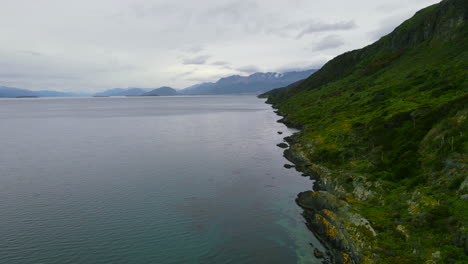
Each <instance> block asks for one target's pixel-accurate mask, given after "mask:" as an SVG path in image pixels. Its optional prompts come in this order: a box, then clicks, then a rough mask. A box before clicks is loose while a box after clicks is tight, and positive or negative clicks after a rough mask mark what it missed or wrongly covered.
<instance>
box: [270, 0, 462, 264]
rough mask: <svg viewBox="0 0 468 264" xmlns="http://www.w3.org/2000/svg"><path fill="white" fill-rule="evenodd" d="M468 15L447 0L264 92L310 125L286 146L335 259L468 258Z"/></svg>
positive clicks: (291, 117) (314, 222)
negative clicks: (310, 185)
mask: <svg viewBox="0 0 468 264" xmlns="http://www.w3.org/2000/svg"><path fill="white" fill-rule="evenodd" d="M467 13H468V1H465V0H445V1H442V2H441V3H439V4H437V5H434V6H430V7H428V8H426V9H423V10H421V11H419V12H418V13H417V14H416V15H415V16H414V17H413V18H411V19H409V20H408V21H406V22H404V23H403V24H402V25H401V26H399V27H398V28H397V29H395V31H394V32H392V33H391V34H389V35H387V36H385V37H383V38H382V39H380V40H379V41H377V42H376V43H374V44H372V45H369V46H367V47H365V48H363V49H361V50H355V51H351V52H348V53H345V54H343V55H340V56H338V57H336V58H335V59H333V60H331V61H330V62H328V63H327V64H326V65H325V66H324V67H323V68H322V69H321V70H319V71H318V72H316V73H314V74H313V75H312V76H311V77H309V78H308V79H306V80H304V81H301V82H298V83H295V84H292V85H290V86H288V87H286V88H282V89H276V90H273V91H271V92H269V93H267V94H265V95H264V96H266V97H268V102H269V103H272V104H273V105H274V107H275V108H278V109H279V113H280V114H282V115H283V116H284V117H285V118H284V119H283V122H285V123H286V124H288V125H290V126H295V127H300V128H301V129H302V130H301V132H300V133H298V134H296V135H294V136H293V137H291V138H288V141H289V142H290V143H291V148H290V149H288V150H287V151H286V152H285V155H286V157H287V158H288V159H290V160H291V161H293V162H295V163H296V164H297V168H298V169H299V170H300V171H303V172H304V173H305V174H307V175H309V176H311V177H313V178H315V179H318V182H317V184H316V186H315V192H312V191H310V192H305V193H302V194H300V195H299V196H298V199H297V202H298V204H299V205H300V206H302V207H303V208H304V216H305V217H306V219H307V222H308V223H309V226H310V227H311V229H312V230H313V231H314V232H316V233H317V234H318V235H319V236H320V237H321V238H322V240H323V241H324V242H325V243H326V244H328V245H329V246H330V253H331V254H332V255H333V256H334V259H335V262H336V263H466V262H468V257H467V254H468V234H467V232H466V226H467V224H468V220H467V219H468V217H467V212H468V179H467V175H468V155H467V152H468V136H467V135H468V131H467V130H468V129H467V128H468V125H467V124H468V120H467V117H468V106H467V104H468V83H467V78H466V77H467V69H468V52H467V47H468V41H467V40H468V34H467V33H468V29H467V23H466V19H467V16H468V15H467Z"/></svg>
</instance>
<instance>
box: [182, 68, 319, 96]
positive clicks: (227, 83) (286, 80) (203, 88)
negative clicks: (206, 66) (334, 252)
mask: <svg viewBox="0 0 468 264" xmlns="http://www.w3.org/2000/svg"><path fill="white" fill-rule="evenodd" d="M314 72H315V70H307V71H294V72H286V73H277V72H267V73H261V72H257V73H254V74H252V75H249V76H239V75H232V76H229V77H225V78H221V79H219V80H218V81H217V82H215V83H202V84H199V85H194V86H192V87H189V88H187V89H184V90H182V93H183V94H188V95H195V94H259V93H264V92H267V91H269V90H271V89H274V88H278V87H283V86H286V85H289V84H291V83H294V82H297V81H299V80H302V79H305V78H307V77H309V76H310V75H311V74H312V73H314Z"/></svg>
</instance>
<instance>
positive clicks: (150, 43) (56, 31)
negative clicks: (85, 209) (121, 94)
mask: <svg viewBox="0 0 468 264" xmlns="http://www.w3.org/2000/svg"><path fill="white" fill-rule="evenodd" d="M436 2H438V1H437V0H419V1H411V2H410V3H409V1H406V0H405V1H404V0H382V1H371V0H356V1H347V0H327V1H325V0H317V1H310V0H291V1H276V0H269V1H266V0H244V1H234V0H201V1H182V0H172V1H166V0H100V1H91V0H81V1H57V0H42V1H29V0H15V1H4V2H3V3H2V8H1V9H0V30H1V32H2V34H0V85H4V86H13V87H20V88H29V89H33V90H41V89H55V90H60V91H85V92H96V91H101V90H104V89H108V88H115V87H128V86H133V87H135V86H138V87H148V88H149V87H159V86H163V85H169V86H173V87H176V88H183V87H186V86H189V85H192V84H194V83H197V82H201V81H214V80H216V79H217V78H220V77H223V76H226V75H231V74H249V73H252V72H255V71H287V70H296V69H304V68H307V67H320V66H321V65H322V64H323V63H325V62H326V61H327V60H329V59H331V58H333V57H334V56H336V55H338V54H340V53H342V52H344V51H347V50H350V49H355V48H359V47H362V46H365V45H367V44H369V43H371V42H372V41H375V40H376V39H378V38H379V37H381V36H382V35H384V34H386V33H389V32H390V31H391V30H393V28H394V27H395V26H397V25H398V24H400V23H401V22H402V21H403V20H405V19H407V18H409V17H410V16H412V15H413V14H414V12H415V11H417V10H419V9H421V8H423V7H425V6H428V5H430V4H433V3H436Z"/></svg>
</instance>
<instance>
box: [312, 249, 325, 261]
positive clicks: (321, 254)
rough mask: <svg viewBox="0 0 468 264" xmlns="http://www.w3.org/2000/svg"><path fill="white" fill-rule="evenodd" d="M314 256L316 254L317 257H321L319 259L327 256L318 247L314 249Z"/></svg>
mask: <svg viewBox="0 0 468 264" xmlns="http://www.w3.org/2000/svg"><path fill="white" fill-rule="evenodd" d="M314 256H315V257H316V258H319V259H321V258H324V257H325V255H324V254H323V252H322V251H320V250H319V249H318V248H315V249H314Z"/></svg>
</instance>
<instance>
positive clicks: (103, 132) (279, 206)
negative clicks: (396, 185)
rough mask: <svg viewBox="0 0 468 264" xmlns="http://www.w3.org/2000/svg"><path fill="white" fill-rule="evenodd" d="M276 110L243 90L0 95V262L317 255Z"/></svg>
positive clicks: (296, 259)
mask: <svg viewBox="0 0 468 264" xmlns="http://www.w3.org/2000/svg"><path fill="white" fill-rule="evenodd" d="M277 119H279V117H278V116H276V115H275V114H274V113H273V111H272V109H271V108H270V106H268V105H266V104H264V101H263V100H261V99H257V98H255V97H253V96H252V97H250V96H211V97H210V96H204V97H202V96H200V97H196V96H194V97H150V98H62V99H59V98H50V99H48V98H39V99H1V100H0V124H1V137H0V146H1V149H0V223H1V225H0V237H1V238H2V239H1V240H0V263H13V264H15V263H18V264H19V263H21V264H28V263H61V264H63V263H320V262H319V261H318V260H316V259H315V258H314V257H313V255H312V247H311V246H310V245H309V243H312V244H313V245H316V246H318V247H320V248H321V246H320V245H319V244H318V242H317V240H316V239H315V238H314V237H313V235H312V234H311V233H310V232H309V231H308V230H307V229H306V227H305V225H304V220H303V219H302V216H301V215H300V213H301V210H300V208H298V207H297V205H296V204H295V202H294V199H295V197H296V195H297V193H298V192H301V191H304V190H308V189H310V188H312V182H311V181H310V180H309V179H307V178H304V177H301V176H300V174H299V173H298V172H296V171H294V170H287V169H285V168H283V164H284V163H286V160H285V159H284V158H283V156H282V150H281V149H279V148H278V147H276V144H277V143H279V142H282V138H283V137H284V136H287V135H290V134H291V133H292V131H290V130H288V129H287V128H286V127H285V126H284V125H282V124H279V123H276V120H277ZM277 131H283V132H285V133H284V134H283V135H278V134H277Z"/></svg>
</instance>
